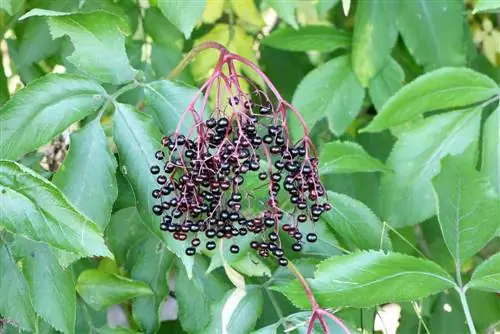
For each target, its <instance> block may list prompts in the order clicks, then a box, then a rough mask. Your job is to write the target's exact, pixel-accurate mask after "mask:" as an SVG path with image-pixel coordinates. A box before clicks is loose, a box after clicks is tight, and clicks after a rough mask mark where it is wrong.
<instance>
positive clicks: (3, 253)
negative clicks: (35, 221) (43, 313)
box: [0, 243, 36, 331]
mask: <svg viewBox="0 0 500 334" xmlns="http://www.w3.org/2000/svg"><path fill="white" fill-rule="evenodd" d="M0 295H1V296H2V298H0V314H1V315H2V316H4V317H6V318H7V319H9V320H11V321H13V322H14V323H15V324H16V325H17V326H19V327H20V328H21V329H25V330H29V331H35V327H36V315H35V310H34V308H33V304H32V301H31V297H30V292H29V288H28V283H27V282H26V279H25V278H24V276H23V274H22V273H21V270H20V268H19V267H18V266H17V264H16V262H15V261H14V259H13V257H12V254H11V252H10V250H9V248H8V247H7V245H5V244H3V243H0Z"/></svg>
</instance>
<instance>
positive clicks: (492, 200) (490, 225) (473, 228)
mask: <svg viewBox="0 0 500 334" xmlns="http://www.w3.org/2000/svg"><path fill="white" fill-rule="evenodd" d="M432 185H433V186H434V190H435V192H436V199H437V208H438V218H439V224H440V226H441V231H442V232H443V237H444V242H445V243H446V246H447V247H448V249H449V251H450V253H451V256H453V258H454V259H455V261H456V262H457V263H463V262H464V261H465V260H467V259H468V258H470V257H471V256H473V255H474V254H476V253H477V252H478V251H479V250H480V249H481V248H483V246H484V245H486V243H487V242H488V241H489V240H490V239H491V238H493V237H494V236H495V232H496V231H497V229H498V228H499V227H500V197H498V195H497V194H495V191H494V190H493V188H492V187H491V184H490V183H489V182H488V180H487V178H486V177H485V176H484V175H482V174H481V173H480V172H478V171H476V170H475V169H474V166H473V164H471V161H470V159H469V157H468V156H465V155H463V156H457V157H446V158H445V159H443V161H442V169H441V172H440V173H439V174H438V175H437V176H436V177H434V178H433V179H432Z"/></svg>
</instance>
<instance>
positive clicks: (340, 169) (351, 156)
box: [319, 141, 389, 175]
mask: <svg viewBox="0 0 500 334" xmlns="http://www.w3.org/2000/svg"><path fill="white" fill-rule="evenodd" d="M319 161H320V165H319V172H320V174H321V175H327V174H336V173H358V172H377V171H382V172H386V171H389V168H387V167H386V166H385V165H384V164H383V163H382V162H380V161H379V160H377V159H375V158H374V157H372V156H370V155H369V154H368V153H367V152H366V151H365V150H364V149H363V147H362V146H361V145H359V144H357V143H354V142H348V141H344V142H342V141H334V142H330V143H327V144H325V145H324V146H323V150H322V151H321V156H320V158H319Z"/></svg>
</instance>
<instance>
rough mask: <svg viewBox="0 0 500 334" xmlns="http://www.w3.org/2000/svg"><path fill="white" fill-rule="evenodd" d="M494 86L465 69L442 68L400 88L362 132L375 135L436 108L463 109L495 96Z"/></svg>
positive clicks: (496, 90)
mask: <svg viewBox="0 0 500 334" xmlns="http://www.w3.org/2000/svg"><path fill="white" fill-rule="evenodd" d="M497 92H498V87H497V84H496V83H495V82H494V81H493V80H491V79H490V78H488V77H487V76H485V75H482V74H480V73H478V72H475V71H473V70H470V69H466V68H442V69H439V70H436V71H433V72H430V73H427V74H424V75H422V76H420V77H418V78H417V79H415V80H414V81H412V82H411V83H409V84H407V85H405V86H404V87H403V88H401V89H400V90H399V91H398V92H397V93H396V94H395V95H393V96H392V97H391V98H390V99H389V100H388V101H387V102H386V104H385V105H384V107H383V108H382V110H381V111H380V112H379V113H378V115H377V116H375V118H374V119H373V121H372V122H371V123H370V124H369V125H368V126H367V127H366V128H364V129H363V130H364V131H371V132H377V131H382V130H385V129H388V128H392V127H395V126H398V125H402V124H404V123H406V122H409V121H412V120H415V119H416V118H417V117H418V116H419V115H421V114H423V113H425V112H428V111H435V110H440V109H453V108H464V107H466V106H469V105H471V104H475V103H479V102H482V101H485V100H487V99H489V98H490V97H492V96H493V95H495V94H497Z"/></svg>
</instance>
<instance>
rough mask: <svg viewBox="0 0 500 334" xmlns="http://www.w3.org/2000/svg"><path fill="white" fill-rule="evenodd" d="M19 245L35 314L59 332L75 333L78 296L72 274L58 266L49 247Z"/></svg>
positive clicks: (19, 243) (18, 241)
mask: <svg viewBox="0 0 500 334" xmlns="http://www.w3.org/2000/svg"><path fill="white" fill-rule="evenodd" d="M16 244H17V245H16V248H17V249H18V252H19V253H20V255H21V256H22V258H23V272H24V276H25V277H26V280H27V281H28V285H29V287H30V290H31V297H32V298H33V305H34V307H35V310H36V312H37V313H38V314H39V315H40V316H41V317H42V318H43V319H44V320H45V321H47V322H48V323H49V324H50V325H51V326H53V327H54V328H55V329H57V330H58V331H61V332H63V333H74V332H75V317H76V293H75V283H74V282H73V276H72V275H71V271H69V270H64V269H63V268H62V267H61V266H60V265H59V263H58V260H57V258H56V257H55V256H54V254H53V253H52V251H51V250H50V249H49V247H48V246H47V245H43V244H40V243H34V242H32V241H28V240H25V239H24V240H23V239H18V240H16Z"/></svg>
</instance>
